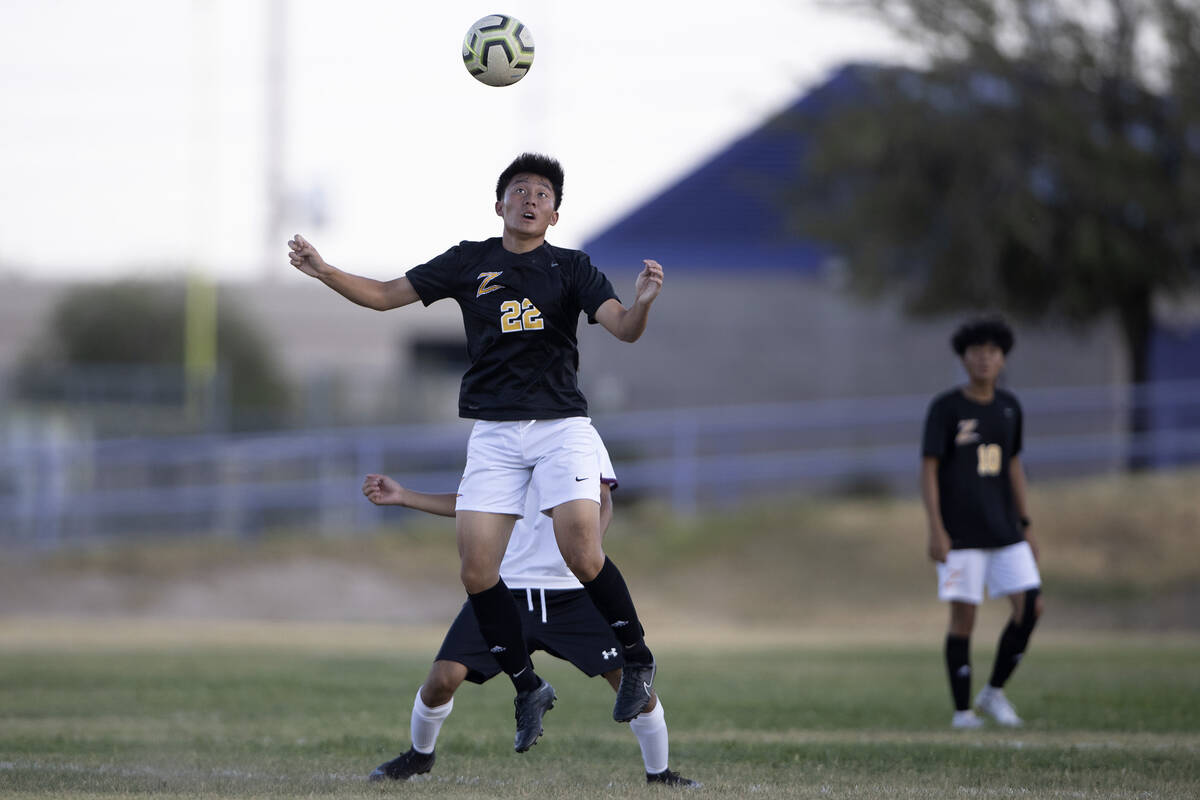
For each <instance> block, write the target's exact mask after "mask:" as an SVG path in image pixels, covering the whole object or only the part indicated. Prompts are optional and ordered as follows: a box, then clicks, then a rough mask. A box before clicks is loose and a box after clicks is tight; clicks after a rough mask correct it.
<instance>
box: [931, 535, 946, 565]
mask: <svg viewBox="0 0 1200 800" xmlns="http://www.w3.org/2000/svg"><path fill="white" fill-rule="evenodd" d="M948 555H950V534H948V533H946V531H945V530H937V531H930V532H929V557H930V558H931V559H933V560H934V561H936V562H937V563H939V564H945V563H946V557H947V556H948Z"/></svg>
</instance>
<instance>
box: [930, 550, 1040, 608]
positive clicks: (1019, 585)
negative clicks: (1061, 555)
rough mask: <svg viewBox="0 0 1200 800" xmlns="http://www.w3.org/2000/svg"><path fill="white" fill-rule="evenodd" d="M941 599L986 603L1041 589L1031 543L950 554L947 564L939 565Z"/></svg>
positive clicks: (951, 552) (953, 551) (974, 603)
mask: <svg viewBox="0 0 1200 800" xmlns="http://www.w3.org/2000/svg"><path fill="white" fill-rule="evenodd" d="M937 576H938V599H939V600H944V601H946V602H951V601H954V602H959V603H971V604H972V605H979V604H980V603H982V602H983V589H984V586H985V585H986V586H987V593H988V597H1007V596H1008V595H1010V594H1017V593H1018V592H1024V591H1028V590H1029V589H1036V588H1038V587H1039V586H1041V585H1042V577H1041V575H1040V574H1039V573H1038V567H1037V560H1036V559H1035V558H1034V557H1033V550H1032V549H1030V547H1029V542H1017V543H1016V544H1010V545H1009V546H1008V547H997V548H994V549H976V548H972V549H969V550H951V551H950V553H949V555H947V556H946V562H945V563H944V564H938V565H937Z"/></svg>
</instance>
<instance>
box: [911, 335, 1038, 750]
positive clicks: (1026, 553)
mask: <svg viewBox="0 0 1200 800" xmlns="http://www.w3.org/2000/svg"><path fill="white" fill-rule="evenodd" d="M951 344H952V346H953V348H954V352H955V353H957V354H958V356H959V357H960V358H961V359H962V363H963V367H964V368H965V369H966V372H967V383H966V385H965V386H962V387H958V388H955V389H951V390H950V391H948V392H944V393H943V394H941V395H938V396H937V397H936V398H934V400H933V403H932V404H931V405H930V407H929V413H928V415H927V416H926V418H925V432H924V436H923V444H922V459H921V497H922V499H923V501H924V504H925V513H926V515H927V518H928V522H929V557H930V558H932V559H933V560H934V561H935V562H937V574H938V597H939V598H940V599H941V600H943V601H945V602H948V603H949V604H950V627H949V631H948V632H947V634H946V650H945V654H946V669H947V672H948V674H949V678H950V692H951V695H952V696H953V698H954V709H955V711H954V717H953V719H952V723H951V724H952V725H953V727H955V728H978V727H980V726H981V725H982V724H983V721H982V720H981V719H980V718H979V717H978V716H977V715H976V714H975V712H974V711H973V710H972V708H971V703H970V696H971V661H970V642H971V632H972V631H973V629H974V627H975V611H976V609H977V608H978V606H979V604H980V603H981V602H983V592H984V587H985V586H986V588H987V592H988V595H989V596H991V597H1007V598H1008V599H1009V603H1010V604H1011V605H1012V616H1011V617H1010V619H1009V621H1008V625H1007V626H1006V627H1005V628H1004V632H1003V633H1002V634H1001V635H1000V643H999V646H998V647H997V650H996V661H995V664H994V666H993V668H992V675H991V678H990V679H989V680H988V684H987V686H985V687H984V688H983V690H982V691H980V693H979V696H978V697H976V698H975V707H976V708H978V709H979V710H980V711H982V712H984V713H986V714H988V715H989V716H991V717H992V718H993V719H995V720H996V722H998V723H1000V724H1001V725H1005V726H1009V727H1016V726H1019V725H1020V724H1021V718H1020V717H1018V716H1017V713H1016V711H1015V710H1014V709H1013V707H1012V705H1011V704H1010V703H1009V701H1008V698H1007V697H1005V695H1004V684H1005V682H1007V680H1008V678H1009V676H1010V675H1012V672H1013V670H1014V669H1016V667H1017V664H1018V663H1019V662H1020V660H1021V656H1022V655H1023V654H1024V653H1025V649H1026V647H1027V646H1028V645H1029V637H1030V635H1031V634H1032V633H1033V627H1034V625H1035V624H1037V620H1038V617H1039V616H1041V613H1042V600H1041V595H1040V587H1041V576H1040V575H1039V573H1038V566H1037V545H1036V542H1035V540H1034V538H1033V536H1032V534H1031V531H1030V523H1029V516H1028V513H1027V511H1026V505H1025V472H1024V469H1023V468H1022V466H1021V459H1020V453H1021V425H1022V418H1021V406H1020V404H1019V403H1018V402H1017V398H1016V397H1015V396H1014V395H1013V394H1011V393H1010V392H1007V391H1004V390H1003V389H998V388H997V387H996V382H997V380H998V379H999V377H1000V373H1001V371H1002V370H1003V369H1004V361H1005V357H1006V356H1007V354H1008V352H1009V350H1011V349H1012V346H1013V334H1012V330H1011V329H1010V328H1009V327H1008V325H1007V324H1005V322H1004V321H1003V320H1000V319H995V318H988V319H978V320H973V321H970V322H967V323H966V324H964V325H963V326H962V327H961V328H959V329H958V331H957V332H956V333H955V334H954V337H953V338H952V339H951Z"/></svg>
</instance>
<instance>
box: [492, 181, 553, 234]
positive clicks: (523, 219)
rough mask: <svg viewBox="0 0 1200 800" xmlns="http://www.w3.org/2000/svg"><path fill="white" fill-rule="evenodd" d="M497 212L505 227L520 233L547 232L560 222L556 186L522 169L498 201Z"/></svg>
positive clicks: (507, 229)
mask: <svg viewBox="0 0 1200 800" xmlns="http://www.w3.org/2000/svg"><path fill="white" fill-rule="evenodd" d="M496 214H497V216H499V217H501V218H502V219H503V220H504V229H505V230H506V231H511V232H513V233H515V234H518V235H520V236H530V237H536V236H545V235H546V229H547V228H549V227H550V226H551V225H553V224H555V223H556V222H558V212H557V211H555V210H554V187H552V186H551V185H550V181H548V180H546V179H545V178H543V177H542V176H540V175H533V174H530V173H526V172H522V173H520V174H518V175H516V176H515V177H514V178H513V179H512V180H511V181H509V183H508V188H507V189H505V190H504V199H503V200H502V201H500V202H499V203H496Z"/></svg>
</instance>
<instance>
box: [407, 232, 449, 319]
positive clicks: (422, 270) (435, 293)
mask: <svg viewBox="0 0 1200 800" xmlns="http://www.w3.org/2000/svg"><path fill="white" fill-rule="evenodd" d="M461 267H462V245H461V244H459V245H455V246H454V247H451V248H450V249H449V250H447V251H446V252H444V253H442V254H441V255H440V256H438V257H437V258H434V259H433V260H432V261H427V262H426V263H424V264H422V265H420V266H419V267H413V268H412V269H410V270H409V271H408V272H407V273H405V276H406V277H407V278H408V280H409V283H411V284H412V287H413V289H415V290H416V292H417V297H419V298H421V302H422V303H423V304H425V305H427V306H428V305H430V304H431V303H436V302H437V301H438V300H441V299H443V298H446V297H453V296H454V291H455V285H456V283H457V281H458V277H459V273H460V272H461V271H462V269H461Z"/></svg>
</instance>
